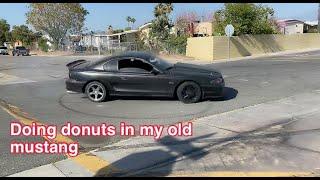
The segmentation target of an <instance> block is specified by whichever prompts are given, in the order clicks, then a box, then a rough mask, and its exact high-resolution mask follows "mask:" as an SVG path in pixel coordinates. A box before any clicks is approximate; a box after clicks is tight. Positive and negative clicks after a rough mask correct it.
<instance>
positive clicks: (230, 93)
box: [82, 87, 238, 102]
mask: <svg viewBox="0 0 320 180" xmlns="http://www.w3.org/2000/svg"><path fill="white" fill-rule="evenodd" d="M237 94H238V90H236V89H234V88H231V87H224V89H223V95H222V97H216V98H205V99H203V100H202V101H200V102H203V101H206V100H210V101H227V100H231V99H234V98H236V96H237ZM82 98H88V97H87V96H83V97H82ZM115 100H158V101H179V100H178V99H177V97H173V98H170V97H144V96H141V97H135V96H117V97H110V98H109V99H108V100H106V101H115Z"/></svg>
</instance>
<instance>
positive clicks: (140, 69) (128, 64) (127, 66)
mask: <svg viewBox="0 0 320 180" xmlns="http://www.w3.org/2000/svg"><path fill="white" fill-rule="evenodd" d="M118 69H119V72H132V73H150V72H151V70H152V69H153V67H152V66H151V65H150V64H148V63H145V62H143V61H141V60H139V59H129V58H128V59H121V60H119V61H118Z"/></svg>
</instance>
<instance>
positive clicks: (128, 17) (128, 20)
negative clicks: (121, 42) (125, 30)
mask: <svg viewBox="0 0 320 180" xmlns="http://www.w3.org/2000/svg"><path fill="white" fill-rule="evenodd" d="M126 20H127V22H128V27H130V22H131V21H132V18H131V17H130V16H127V18H126Z"/></svg>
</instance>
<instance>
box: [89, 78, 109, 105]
mask: <svg viewBox="0 0 320 180" xmlns="http://www.w3.org/2000/svg"><path fill="white" fill-rule="evenodd" d="M85 93H86V94H87V96H88V98H89V99H90V100H91V101H93V102H103V101H104V100H105V99H106V97H107V96H108V92H107V89H106V87H105V86H104V85H103V84H101V83H100V82H98V81H93V82H90V83H89V84H87V85H86V88H85Z"/></svg>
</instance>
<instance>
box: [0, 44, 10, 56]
mask: <svg viewBox="0 0 320 180" xmlns="http://www.w3.org/2000/svg"><path fill="white" fill-rule="evenodd" d="M0 54H2V55H9V52H8V48H7V47H5V46H0Z"/></svg>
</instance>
